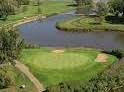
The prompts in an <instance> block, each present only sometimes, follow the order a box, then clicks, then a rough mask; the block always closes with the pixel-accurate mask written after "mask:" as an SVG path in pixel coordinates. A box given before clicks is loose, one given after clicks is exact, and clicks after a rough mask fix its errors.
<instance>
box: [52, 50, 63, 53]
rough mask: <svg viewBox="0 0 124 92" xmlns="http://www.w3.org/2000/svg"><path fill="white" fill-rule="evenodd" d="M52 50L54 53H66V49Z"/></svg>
mask: <svg viewBox="0 0 124 92" xmlns="http://www.w3.org/2000/svg"><path fill="white" fill-rule="evenodd" d="M52 52H53V53H64V52H65V51H64V50H53V51H52Z"/></svg>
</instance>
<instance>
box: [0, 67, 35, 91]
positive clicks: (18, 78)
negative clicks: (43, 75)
mask: <svg viewBox="0 0 124 92" xmlns="http://www.w3.org/2000/svg"><path fill="white" fill-rule="evenodd" d="M6 68H7V74H8V75H10V76H11V77H12V81H13V84H12V85H11V87H9V88H7V89H3V90H0V92H36V88H35V86H34V85H33V83H32V82H31V81H30V80H29V79H28V78H27V77H26V76H25V75H24V74H23V73H21V72H20V71H18V70H17V69H15V67H13V66H10V65H7V66H6ZM23 84H24V85H26V88H25V89H20V88H19V87H20V86H21V85H23Z"/></svg>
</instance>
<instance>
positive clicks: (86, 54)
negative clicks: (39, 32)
mask: <svg viewBox="0 0 124 92" xmlns="http://www.w3.org/2000/svg"><path fill="white" fill-rule="evenodd" d="M100 53H101V52H100V51H97V50H94V49H65V50H61V51H58V52H57V51H55V50H51V49H46V48H42V49H25V50H23V52H22V55H21V61H22V62H23V63H24V64H26V65H27V66H29V69H30V70H31V71H32V73H33V74H34V75H35V76H36V77H37V78H38V79H39V80H40V81H41V82H43V83H44V84H45V85H46V86H49V85H54V84H57V83H59V82H61V81H69V80H82V81H87V80H89V79H90V78H92V77H95V76H96V74H97V73H98V72H102V71H103V70H104V69H105V68H107V67H108V65H110V64H112V63H113V62H115V61H117V58H116V57H114V56H111V55H107V56H108V58H107V62H98V61H97V60H96V58H97V56H98V54H100Z"/></svg>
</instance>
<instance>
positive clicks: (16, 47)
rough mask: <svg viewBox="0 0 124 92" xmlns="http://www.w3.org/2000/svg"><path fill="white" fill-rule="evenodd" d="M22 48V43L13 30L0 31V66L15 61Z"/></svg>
mask: <svg viewBox="0 0 124 92" xmlns="http://www.w3.org/2000/svg"><path fill="white" fill-rule="evenodd" d="M22 47H23V41H22V40H21V39H20V38H19V34H18V33H17V30H16V29H14V28H8V29H4V28H2V29H1V30H0V64H2V63H7V62H13V60H15V59H17V58H18V56H19V53H20V51H21V49H22Z"/></svg>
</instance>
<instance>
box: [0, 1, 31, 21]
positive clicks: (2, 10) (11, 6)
mask: <svg viewBox="0 0 124 92" xmlns="http://www.w3.org/2000/svg"><path fill="white" fill-rule="evenodd" d="M27 4H29V0H0V18H1V19H3V20H6V18H7V16H8V15H11V14H15V10H16V9H17V8H19V7H20V6H21V5H27Z"/></svg>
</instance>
